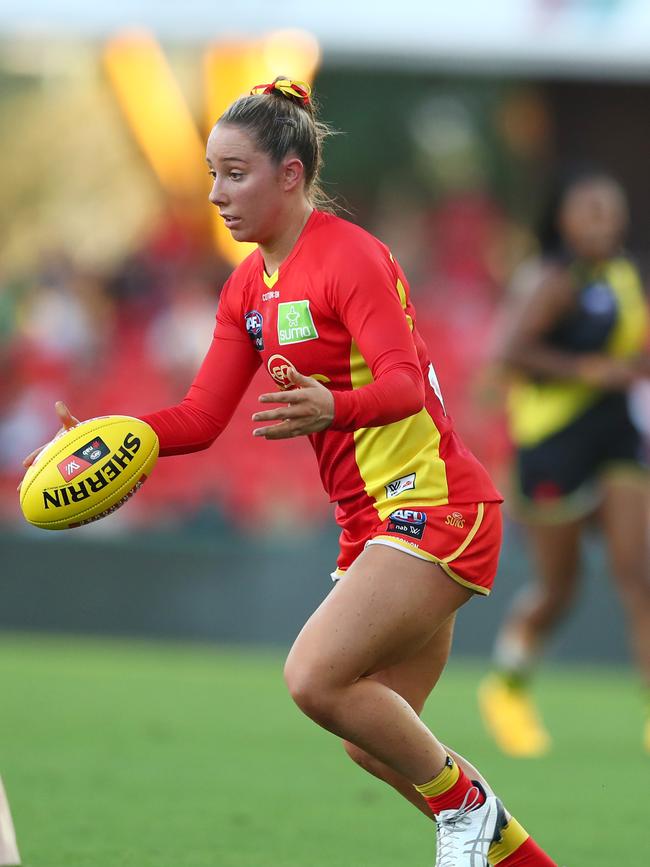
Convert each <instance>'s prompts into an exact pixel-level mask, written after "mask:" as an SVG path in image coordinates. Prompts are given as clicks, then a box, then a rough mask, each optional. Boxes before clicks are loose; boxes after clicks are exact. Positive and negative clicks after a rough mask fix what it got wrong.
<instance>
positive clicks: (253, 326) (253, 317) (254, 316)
mask: <svg viewBox="0 0 650 867" xmlns="http://www.w3.org/2000/svg"><path fill="white" fill-rule="evenodd" d="M244 321H245V323H246V331H247V332H248V336H249V337H250V339H251V340H252V341H253V346H254V347H255V349H257V351H258V352H261V351H262V350H263V349H264V338H263V337H262V325H263V323H264V317H263V316H262V314H261V313H260V312H259V310H249V311H248V313H247V314H246V315H245V316H244Z"/></svg>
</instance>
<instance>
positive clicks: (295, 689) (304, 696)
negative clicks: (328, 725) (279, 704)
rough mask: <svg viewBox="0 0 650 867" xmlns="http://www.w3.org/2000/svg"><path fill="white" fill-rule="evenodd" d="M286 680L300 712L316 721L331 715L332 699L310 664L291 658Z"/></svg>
mask: <svg viewBox="0 0 650 867" xmlns="http://www.w3.org/2000/svg"><path fill="white" fill-rule="evenodd" d="M284 680H285V683H286V684H287V688H288V690H289V695H290V696H291V698H292V699H293V700H294V702H295V703H296V704H297V705H298V707H299V708H300V710H301V711H302V712H303V713H304V714H306V715H307V716H308V717H311V719H313V720H316V721H321V720H324V719H325V718H326V717H327V716H328V715H329V707H330V704H331V702H330V697H329V691H328V689H327V687H326V684H324V683H323V679H322V678H321V677H319V675H318V672H317V671H316V670H315V669H314V668H312V667H311V666H310V665H309V664H305V663H303V662H301V661H300V660H295V659H292V657H291V656H290V657H289V659H288V660H287V662H286V665H285V667H284Z"/></svg>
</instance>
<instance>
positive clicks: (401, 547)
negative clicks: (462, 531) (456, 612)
mask: <svg viewBox="0 0 650 867" xmlns="http://www.w3.org/2000/svg"><path fill="white" fill-rule="evenodd" d="M470 532H471V531H470ZM368 545H386V546H387V547H388V548H396V549H397V550H398V551H405V552H406V553H407V554H410V555H411V557H417V558H418V560H427V561H428V562H429V563H437V564H438V566H440V568H441V569H442V570H443V571H444V572H445V573H446V574H447V575H448V576H449V577H450V578H451V579H452V581H455V582H456V583H457V584H462V586H463V587H467V589H468V590H472V591H473V592H474V593H480V594H481V595H482V596H489V595H490V591H489V590H488V589H487V588H486V587H481V586H480V585H479V584H473V583H472V582H471V581H467V580H465V578H461V577H460V575H457V574H456V573H455V572H454V571H453V569H451V568H450V567H449V566H448V565H447V561H446V560H441V559H440V557H436V556H434V555H433V554H429V552H428V551H423V550H422V549H421V548H415V547H414V546H413V545H411V544H409V542H407V541H406V540H405V539H398V538H396V537H395V536H373V537H372V539H369V540H368V541H367V542H366V547H367V546H368Z"/></svg>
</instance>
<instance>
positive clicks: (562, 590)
mask: <svg viewBox="0 0 650 867" xmlns="http://www.w3.org/2000/svg"><path fill="white" fill-rule="evenodd" d="M577 595H578V582H577V581H566V582H564V583H563V584H561V585H560V586H558V587H555V588H554V589H553V591H552V592H551V591H550V590H549V591H542V592H541V593H540V595H539V597H538V599H537V609H538V618H539V620H540V621H541V622H542V624H543V625H547V624H548V625H550V624H552V623H554V622H555V621H556V620H559V619H561V618H562V617H564V616H565V615H566V614H568V612H569V611H570V610H571V608H572V607H573V605H574V603H575V601H576V598H577Z"/></svg>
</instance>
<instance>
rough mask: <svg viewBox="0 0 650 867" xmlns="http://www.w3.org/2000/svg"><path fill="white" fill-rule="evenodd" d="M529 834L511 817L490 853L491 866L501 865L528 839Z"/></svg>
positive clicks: (491, 847)
mask: <svg viewBox="0 0 650 867" xmlns="http://www.w3.org/2000/svg"><path fill="white" fill-rule="evenodd" d="M528 836H529V835H528V832H527V831H526V830H525V829H524V828H522V826H521V825H520V824H519V822H518V821H517V820H516V819H515V818H514V816H511V817H510V819H508V823H507V824H506V825H505V827H504V828H502V830H501V839H500V840H499V841H498V842H496V843H493V844H492V845H491V846H490V849H489V851H488V860H489V862H490V864H500V863H501V862H502V861H504V860H505V859H506V858H507V857H508V856H509V855H512V853H513V852H516V851H517V849H518V848H519V847H520V846H521V845H522V843H525V842H526V840H527V839H528Z"/></svg>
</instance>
